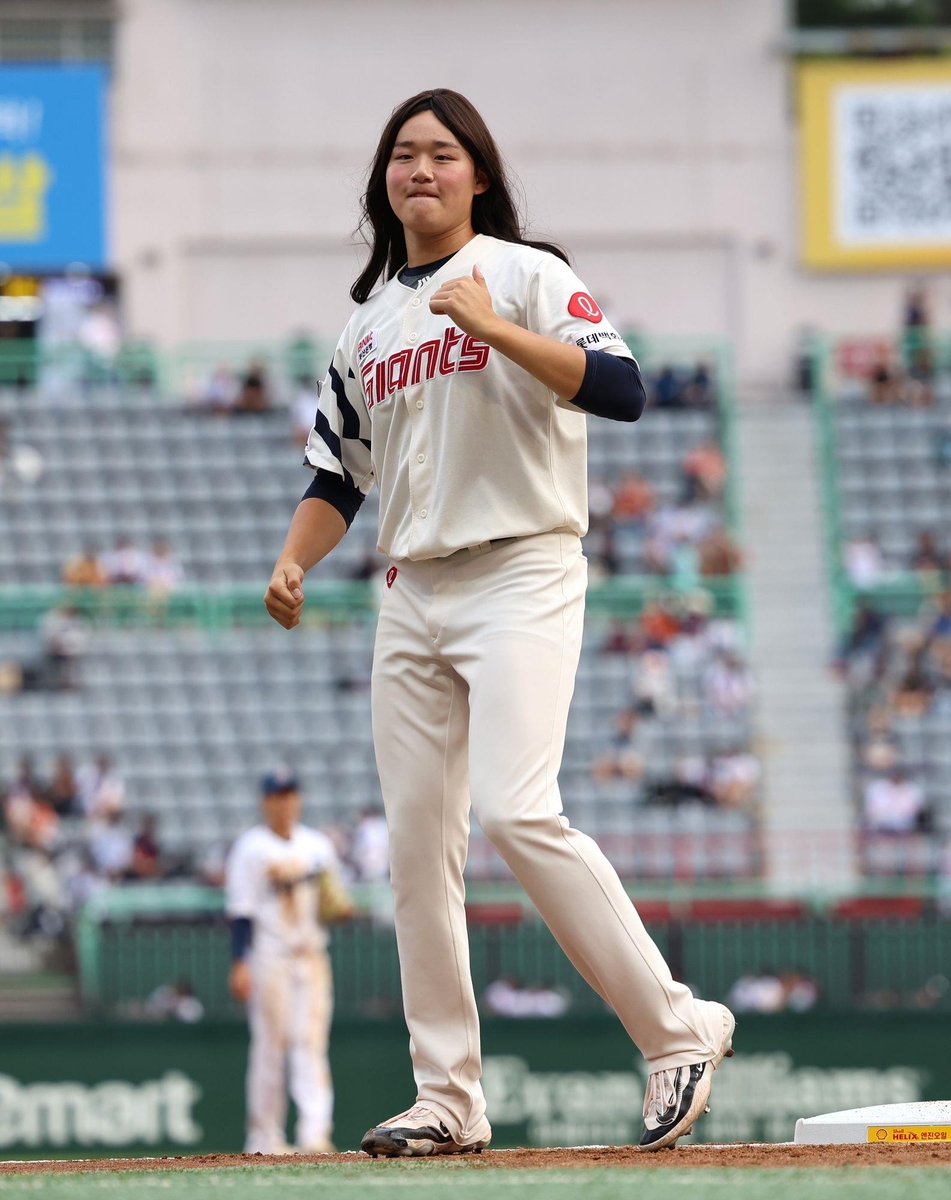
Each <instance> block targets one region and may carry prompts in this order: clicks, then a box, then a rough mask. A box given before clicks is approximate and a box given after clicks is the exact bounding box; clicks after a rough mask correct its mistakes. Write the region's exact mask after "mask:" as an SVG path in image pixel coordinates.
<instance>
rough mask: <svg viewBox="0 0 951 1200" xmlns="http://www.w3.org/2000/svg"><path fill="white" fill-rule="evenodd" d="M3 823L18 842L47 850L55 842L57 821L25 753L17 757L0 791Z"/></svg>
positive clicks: (44, 789) (43, 788) (11, 836)
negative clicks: (11, 776)
mask: <svg viewBox="0 0 951 1200" xmlns="http://www.w3.org/2000/svg"><path fill="white" fill-rule="evenodd" d="M3 822H4V826H5V828H6V831H7V834H8V835H9V837H10V838H11V840H12V841H13V842H14V843H16V844H18V845H21V846H28V847H32V848H34V849H49V848H51V847H52V846H53V845H54V844H55V841H56V835H57V832H58V828H59V820H58V818H57V815H56V812H55V810H54V808H53V806H52V805H51V804H50V802H49V800H48V798H47V794H46V788H45V787H44V785H43V783H42V781H41V780H40V779H39V777H38V776H37V774H36V772H35V770H34V766H33V760H32V759H31V758H30V757H29V756H28V755H24V756H23V758H21V759H20V762H19V764H18V767H17V774H16V776H15V778H14V779H13V782H12V783H10V785H9V786H8V787H7V788H6V791H5V793H4V798H3Z"/></svg>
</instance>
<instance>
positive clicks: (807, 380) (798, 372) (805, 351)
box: [793, 325, 817, 396]
mask: <svg viewBox="0 0 951 1200" xmlns="http://www.w3.org/2000/svg"><path fill="white" fill-rule="evenodd" d="M816 334H817V330H816V329H814V328H813V327H812V326H811V325H803V326H802V327H801V328H800V329H799V332H798V334H797V335H796V351H795V358H794V366H793V382H794V385H795V388H796V391H797V392H801V393H802V394H803V395H805V396H808V395H809V394H810V393H811V392H812V384H813V366H814V363H813V356H814V354H815V340H816Z"/></svg>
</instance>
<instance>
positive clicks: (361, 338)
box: [305, 234, 632, 561]
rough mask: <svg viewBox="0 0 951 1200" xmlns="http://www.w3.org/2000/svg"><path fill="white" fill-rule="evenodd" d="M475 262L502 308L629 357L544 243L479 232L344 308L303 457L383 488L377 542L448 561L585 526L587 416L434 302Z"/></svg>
mask: <svg viewBox="0 0 951 1200" xmlns="http://www.w3.org/2000/svg"><path fill="white" fill-rule="evenodd" d="M476 263H478V265H479V267H480V268H481V270H482V272H483V275H484V276H485V281H486V285H487V287H488V289H489V294H490V295H491V297H492V304H493V307H494V308H495V311H496V312H497V313H498V314H499V316H501V317H503V318H505V319H506V320H508V321H512V322H513V323H514V324H516V325H521V326H522V327H524V328H527V329H531V330H533V331H534V332H535V333H539V334H542V335H543V336H545V337H549V338H553V339H555V340H556V341H560V342H571V343H574V344H575V345H577V346H580V347H581V348H582V349H586V350H603V351H606V352H607V353H609V354H616V355H619V356H621V357H625V358H631V357H632V356H631V352H630V350H629V349H628V347H627V346H626V345H625V343H624V341H623V340H622V338H621V337H620V335H619V334H618V333H617V331H616V330H615V329H613V328H612V326H611V325H610V323H609V322H608V321H607V320H606V319H605V317H604V315H603V313H602V312H601V310H600V308H599V307H598V305H597V304H596V302H595V301H594V300H593V299H592V297H591V296H590V295H589V294H588V292H587V290H586V288H585V286H584V284H583V283H582V282H581V280H580V279H579V278H578V277H577V275H575V273H574V272H573V271H572V270H571V268H570V267H569V266H568V265H567V264H566V263H564V262H562V261H561V259H559V258H556V257H555V256H554V255H552V254H549V253H547V252H546V251H543V250H536V249H534V248H533V247H530V246H519V245H516V244H514V243H511V242H503V241H500V240H499V239H497V238H491V237H486V236H485V235H483V234H477V235H476V236H475V237H474V238H473V239H472V240H471V241H470V242H468V243H467V244H466V245H465V246H464V247H463V248H462V249H461V250H460V251H459V252H458V253H457V254H455V255H453V257H452V258H451V259H449V261H448V262H446V263H444V264H443V266H441V267H440V268H439V269H438V270H437V271H435V272H434V273H433V274H432V275H431V276H430V278H429V279H428V280H427V281H426V282H425V283H424V284H423V285H422V286H421V287H419V288H415V287H411V286H408V285H406V284H404V283H401V282H400V281H399V279H398V278H397V277H396V276H394V277H393V278H392V279H391V280H390V281H389V282H388V283H387V284H385V285H384V286H383V287H382V288H381V289H380V290H379V291H377V292H375V293H374V294H373V295H372V296H371V297H370V299H369V300H367V302H366V303H365V304H362V305H361V306H360V307H359V308H358V309H357V310H356V312H355V313H354V314H353V316H352V317H351V319H350V321H349V323H348V324H347V327H346V329H345V330H344V332H343V335H342V336H341V338H340V341H339V342H338V344H337V348H336V351H335V353H334V357H333V362H332V364H331V367H330V370H329V372H328V374H327V377H326V379H325V380H324V381H323V383H322V385H321V388H320V401H319V406H318V410H317V417H316V420H315V424H314V428H313V430H312V431H311V434H310V437H309V439H308V442H307V449H306V452H305V461H306V463H307V464H308V465H309V466H311V467H313V468H314V469H315V470H316V469H322V470H326V471H331V472H333V473H334V474H336V475H338V476H340V477H341V478H343V480H344V481H345V482H346V483H348V484H350V485H352V486H355V487H357V488H359V489H360V491H362V492H363V493H364V494H366V493H367V492H369V490H370V488H371V487H372V486H373V483H374V482H375V483H376V484H377V487H378V488H379V492H380V527H379V542H378V545H379V549H380V550H381V551H382V552H383V553H384V554H387V555H388V556H389V557H390V558H394V559H410V560H413V561H419V560H424V559H429V558H442V557H445V556H446V555H449V554H452V553H454V552H455V551H456V550H460V549H462V548H463V547H465V546H475V545H478V544H479V543H481V542H485V541H490V540H492V539H494V538H506V537H523V536H526V535H529V534H535V533H546V532H549V531H550V530H555V529H563V530H571V531H573V532H575V533H577V534H579V535H581V534H584V533H585V532H586V531H587V523H588V503H587V439H586V430H585V416H584V413H583V412H582V411H581V410H580V409H579V408H576V407H575V406H574V405H573V404H571V403H570V401H567V400H564V399H559V398H558V397H556V396H555V395H554V393H552V392H551V391H550V390H549V389H548V388H546V387H545V385H544V384H542V383H540V382H539V381H538V380H537V379H535V378H534V376H532V375H530V374H529V373H528V372H527V371H525V370H523V369H522V368H521V367H519V366H517V365H516V364H515V363H513V362H512V361H511V360H510V359H507V358H506V357H505V356H504V355H502V354H500V353H499V352H498V351H497V350H493V349H492V348H491V347H489V346H488V345H486V344H485V343H484V342H480V341H478V340H477V339H475V338H473V337H471V336H469V335H468V334H465V333H463V332H462V330H460V329H458V328H456V326H455V325H454V324H453V323H452V321H451V320H450V319H449V317H447V316H444V315H435V314H433V313H431V312H430V310H429V300H430V298H431V296H432V295H433V293H434V292H435V291H436V290H437V289H438V288H439V286H440V285H441V284H442V283H444V282H445V281H446V280H448V279H455V278H458V277H459V276H461V275H470V274H471V273H472V268H473V266H475V264H476Z"/></svg>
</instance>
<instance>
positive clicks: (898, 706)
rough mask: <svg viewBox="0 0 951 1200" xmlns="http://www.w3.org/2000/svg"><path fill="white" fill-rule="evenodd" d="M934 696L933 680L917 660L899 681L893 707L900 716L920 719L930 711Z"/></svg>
mask: <svg viewBox="0 0 951 1200" xmlns="http://www.w3.org/2000/svg"><path fill="white" fill-rule="evenodd" d="M933 695H934V687H933V686H932V683H931V680H930V679H929V678H928V675H927V673H926V672H925V670H924V668H923V667H922V664H921V661H920V659H916V660H915V661H914V662H913V663H912V664H911V666H910V667H909V668H908V670H907V671H906V672H905V674H904V675H903V676H902V677H901V679H900V680H899V681H898V686H897V687H896V688H895V692H894V694H893V696H892V706H893V707H894V709H895V712H896V713H898V714H899V716H903V717H920V716H922V715H923V714H924V713H926V712H927V711H928V708H929V706H930V704H931V698H932V696H933Z"/></svg>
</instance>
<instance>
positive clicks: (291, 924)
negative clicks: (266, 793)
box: [225, 825, 337, 954]
mask: <svg viewBox="0 0 951 1200" xmlns="http://www.w3.org/2000/svg"><path fill="white" fill-rule="evenodd" d="M336 861H337V856H336V854H335V853H334V848H333V844H332V843H331V841H330V839H329V838H328V837H326V836H325V835H324V834H322V833H319V832H318V831H317V830H316V829H309V828H308V827H307V826H306V825H297V826H296V827H295V828H294V831H293V833H292V834H291V836H290V838H282V837H279V836H278V835H277V834H276V833H274V832H273V831H272V830H270V829H268V827H267V826H266V825H255V826H254V828H253V829H249V830H247V832H246V833H243V834H242V835H241V836H240V837H239V838H238V840H237V841H236V842H235V843H234V845H233V846H232V847H231V852H230V853H229V855H228V860H227V863H226V867H225V909H226V911H227V914H228V916H229V917H232V918H233V917H249V918H250V919H251V920H252V921H253V922H254V941H253V949H254V953H255V954H261V953H264V954H268V953H272V952H276V953H282V952H284V953H294V952H300V951H304V950H319V949H322V948H323V947H324V946H325V945H326V942H327V935H326V932H325V931H324V929H323V928H322V926H321V925H320V923H319V922H318V920H317V902H318V880H319V877H320V874H321V872H322V871H324V870H326V869H327V868H328V867H333V866H334V865H335V864H336Z"/></svg>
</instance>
